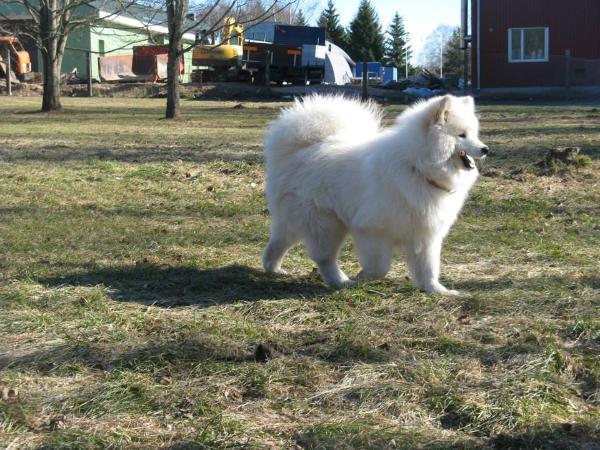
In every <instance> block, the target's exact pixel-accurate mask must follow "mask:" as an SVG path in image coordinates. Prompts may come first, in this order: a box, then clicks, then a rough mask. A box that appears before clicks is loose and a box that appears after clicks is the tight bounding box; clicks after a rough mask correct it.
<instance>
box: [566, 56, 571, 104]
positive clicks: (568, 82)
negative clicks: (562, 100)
mask: <svg viewBox="0 0 600 450" xmlns="http://www.w3.org/2000/svg"><path fill="white" fill-rule="evenodd" d="M570 87H571V49H570V48H568V49H566V50H565V95H566V96H567V97H568V96H569V88H570Z"/></svg>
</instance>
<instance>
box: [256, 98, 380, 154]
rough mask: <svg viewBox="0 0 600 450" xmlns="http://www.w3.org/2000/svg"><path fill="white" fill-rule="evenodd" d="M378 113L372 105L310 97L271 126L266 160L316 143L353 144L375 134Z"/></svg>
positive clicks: (295, 104)
mask: <svg viewBox="0 0 600 450" xmlns="http://www.w3.org/2000/svg"><path fill="white" fill-rule="evenodd" d="M380 126H381V111H380V109H379V108H378V107H377V105H376V104H375V103H372V102H365V103H361V102H360V101H358V100H353V99H348V98H344V97H341V96H333V95H331V96H322V95H311V96H308V97H305V98H304V99H303V101H300V100H296V102H295V103H294V105H293V106H292V107H290V108H286V109H284V110H283V111H282V113H281V114H280V116H279V118H277V120H275V121H274V122H272V123H271V125H270V126H269V130H268V133H267V136H266V140H265V152H266V156H267V158H269V156H270V154H277V155H284V154H287V153H291V152H293V151H296V150H299V149H302V148H305V147H308V146H310V145H313V144H317V143H319V142H325V141H328V142H340V143H346V142H347V143H354V142H360V141H364V140H365V139H368V138H369V137H371V136H373V135H375V134H376V133H377V132H378V131H379V129H380Z"/></svg>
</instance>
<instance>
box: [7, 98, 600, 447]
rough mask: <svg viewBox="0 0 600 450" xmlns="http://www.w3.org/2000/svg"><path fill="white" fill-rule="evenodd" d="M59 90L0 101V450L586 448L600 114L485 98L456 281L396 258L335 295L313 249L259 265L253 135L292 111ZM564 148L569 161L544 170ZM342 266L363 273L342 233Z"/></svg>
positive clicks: (259, 201)
mask: <svg viewBox="0 0 600 450" xmlns="http://www.w3.org/2000/svg"><path fill="white" fill-rule="evenodd" d="M64 103H65V108H66V112H65V113H63V114H50V115H47V114H37V113H35V114H34V113H31V112H33V111H35V110H36V109H38V108H39V99H37V98H10V99H8V98H4V99H3V101H2V102H1V103H0V242H1V243H2V245H0V342H2V348H1V349H0V389H2V392H4V391H5V392H6V394H4V393H3V399H2V400H0V447H5V446H6V447H8V448H25V449H26V448H32V449H33V448H48V449H50V448H52V449H55V448H65V449H68V448H73V449H75V448H91V449H92V448H98V449H100V448H114V449H132V448H133V449H135V448H139V449H146V448H171V449H186V448H190V449H200V448H202V449H204V448H236V447H239V448H306V449H346V448H347V449H351V448H365V449H366V448H373V449H380V448H381V449H392V448H394V449H395V448H428V449H434V448H439V449H446V448H546V447H547V446H548V445H556V446H558V448H581V449H584V448H591V447H590V446H593V445H595V442H597V440H598V438H599V437H598V436H599V435H598V433H599V428H598V425H597V424H598V423H599V422H598V417H599V416H600V364H599V363H598V354H599V352H600V322H599V321H598V310H600V279H599V277H598V260H600V233H599V232H598V231H599V230H600V228H599V227H600V225H599V223H598V217H600V207H599V205H600V184H599V182H600V177H599V175H598V174H599V173H600V171H599V169H600V162H599V159H600V153H598V148H597V143H598V142H599V140H600V128H599V127H598V125H597V123H598V118H599V117H600V116H599V115H598V112H597V109H595V108H591V107H589V106H586V105H570V104H559V105H556V106H553V105H549V104H548V105H536V104H531V105H506V104H486V105H481V106H480V107H479V114H480V117H481V124H482V132H481V133H482V140H483V141H484V142H486V143H487V144H489V145H490V147H491V148H492V154H491V155H490V157H489V158H487V159H486V160H485V161H484V162H483V164H482V176H481V177H480V179H479V180H478V182H477V183H476V185H475V187H474V189H473V191H472V193H471V195H470V197H469V199H468V201H467V203H466V205H465V208H464V210H463V212H462V214H461V216H460V218H459V220H458V221H457V223H456V225H455V226H454V227H453V229H452V231H451V232H450V235H449V236H448V239H447V240H446V243H445V246H444V251H443V264H442V278H443V280H444V283H446V284H447V285H448V286H450V287H452V288H454V289H458V290H460V291H461V292H462V294H461V295H460V296H459V297H456V298H445V297H440V296H428V295H425V294H423V293H421V292H419V291H417V290H416V289H414V288H413V287H411V286H410V284H409V283H408V281H407V280H406V279H405V275H406V266H405V264H404V263H403V262H402V261H401V260H400V259H398V260H396V262H395V263H394V265H393V267H392V270H391V271H390V274H389V276H388V277H387V279H385V280H383V281H379V282H372V283H363V284H360V285H359V286H358V287H356V288H352V289H347V290H343V291H338V292H333V291H331V290H329V289H327V288H326V287H325V286H324V285H323V284H322V283H321V281H320V279H319V277H318V276H317V275H316V274H315V273H314V271H313V266H314V264H313V263H312V262H311V261H310V260H309V259H308V258H307V257H306V253H305V251H304V249H303V248H302V247H297V248H294V249H293V250H292V251H291V252H290V254H289V255H288V257H287V259H286V261H285V264H284V266H285V269H286V270H287V271H288V272H289V275H287V276H269V275H266V274H264V273H263V271H262V269H261V262H260V260H261V253H262V250H263V248H264V246H265V244H266V242H267V239H268V226H269V223H270V219H269V215H268V211H267V210H266V204H265V199H264V194H263V191H264V167H263V164H262V139H263V135H264V130H265V127H266V124H267V123H268V122H269V121H270V120H272V119H273V118H274V117H275V116H276V114H277V112H278V111H279V109H280V108H281V107H282V106H284V104H282V103H260V104H258V103H257V104H253V103H248V104H245V105H244V106H246V107H245V108H234V106H235V105H236V104H237V103H233V102H199V101H184V102H183V107H184V116H183V117H182V119H181V120H177V121H173V122H170V121H165V120H162V119H161V117H162V113H163V108H164V100H160V99H136V100H135V102H132V101H131V100H130V99H84V98H66V99H64ZM402 108H403V107H402V106H399V105H392V106H389V107H387V109H386V113H388V114H387V116H386V117H388V118H391V117H393V115H394V114H396V113H397V112H399V111H400V110H401V109H402ZM560 146H578V147H581V154H580V155H579V156H578V158H577V161H576V164H574V165H572V166H570V168H569V170H562V169H561V170H556V171H554V172H551V173H548V172H545V173H540V171H539V170H538V166H537V164H538V162H539V161H541V160H543V159H544V157H545V155H546V152H547V151H548V150H550V149H552V148H555V147H560ZM340 259H341V264H342V267H343V268H344V270H346V271H347V272H348V273H349V274H350V275H355V274H356V273H357V272H358V270H359V268H358V264H357V261H356V257H355V256H354V254H353V246H352V243H351V242H349V243H348V244H347V245H346V246H345V247H344V248H343V250H342V253H341V258H340ZM258 344H263V345H265V346H268V348H270V349H272V354H271V355H270V358H269V359H268V360H267V361H266V362H257V361H256V360H255V350H256V348H257V345H258ZM4 397H6V398H4ZM561 446H562V447H561ZM569 446H570V447H569Z"/></svg>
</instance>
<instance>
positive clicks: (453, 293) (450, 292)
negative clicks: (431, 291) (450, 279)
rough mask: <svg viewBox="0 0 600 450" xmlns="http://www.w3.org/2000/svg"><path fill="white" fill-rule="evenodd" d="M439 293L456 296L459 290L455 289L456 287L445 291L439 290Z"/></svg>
mask: <svg viewBox="0 0 600 450" xmlns="http://www.w3.org/2000/svg"><path fill="white" fill-rule="evenodd" d="M440 294H442V295H451V296H457V295H460V292H459V291H457V290H456V289H446V292H440Z"/></svg>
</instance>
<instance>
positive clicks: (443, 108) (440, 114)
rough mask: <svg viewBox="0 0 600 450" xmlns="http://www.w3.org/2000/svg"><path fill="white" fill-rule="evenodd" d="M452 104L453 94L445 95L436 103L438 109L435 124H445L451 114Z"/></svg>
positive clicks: (435, 114)
mask: <svg viewBox="0 0 600 450" xmlns="http://www.w3.org/2000/svg"><path fill="white" fill-rule="evenodd" d="M451 105H452V96H451V95H444V96H443V97H442V98H441V99H440V100H439V103H438V104H437V105H436V109H435V112H434V115H433V124H434V125H444V124H445V123H446V121H447V120H448V114H450V106H451Z"/></svg>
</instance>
